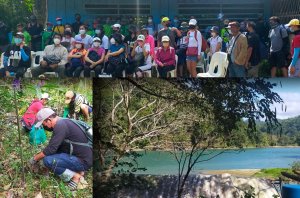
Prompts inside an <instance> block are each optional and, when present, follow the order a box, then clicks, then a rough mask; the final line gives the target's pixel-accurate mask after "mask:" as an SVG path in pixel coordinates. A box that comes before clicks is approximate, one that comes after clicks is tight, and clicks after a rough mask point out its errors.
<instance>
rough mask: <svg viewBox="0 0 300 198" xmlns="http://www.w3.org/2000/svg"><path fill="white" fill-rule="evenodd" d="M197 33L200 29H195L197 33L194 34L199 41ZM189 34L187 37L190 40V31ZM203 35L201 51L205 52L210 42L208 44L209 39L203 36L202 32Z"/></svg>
mask: <svg viewBox="0 0 300 198" xmlns="http://www.w3.org/2000/svg"><path fill="white" fill-rule="evenodd" d="M197 33H198V30H197V31H195V34H194V36H195V39H196V41H198V39H197ZM187 35H188V36H187V37H186V38H187V40H188V42H189V36H190V32H188V33H187ZM201 37H202V44H201V52H205V51H206V50H207V47H208V44H207V41H206V40H205V38H204V37H203V35H202V34H201Z"/></svg>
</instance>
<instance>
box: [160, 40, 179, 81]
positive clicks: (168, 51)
mask: <svg viewBox="0 0 300 198" xmlns="http://www.w3.org/2000/svg"><path fill="white" fill-rule="evenodd" d="M162 44H163V47H160V48H158V50H157V53H156V59H155V61H156V63H157V65H158V67H157V70H158V73H159V76H160V77H161V78H167V77H168V72H169V71H172V70H174V69H175V66H176V58H175V49H174V48H173V47H171V45H170V38H169V37H168V36H163V37H162Z"/></svg>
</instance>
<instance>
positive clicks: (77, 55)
mask: <svg viewBox="0 0 300 198" xmlns="http://www.w3.org/2000/svg"><path fill="white" fill-rule="evenodd" d="M86 53H87V51H86V50H85V49H84V43H83V42H82V41H75V48H74V49H73V50H72V51H71V52H70V53H69V55H68V61H69V63H70V64H69V66H68V67H66V76H67V77H77V78H78V77H80V74H81V71H82V70H83V67H84V57H85V55H86Z"/></svg>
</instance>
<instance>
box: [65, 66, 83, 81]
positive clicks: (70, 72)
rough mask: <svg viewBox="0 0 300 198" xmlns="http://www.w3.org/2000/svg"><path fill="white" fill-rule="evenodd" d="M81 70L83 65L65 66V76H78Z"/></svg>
mask: <svg viewBox="0 0 300 198" xmlns="http://www.w3.org/2000/svg"><path fill="white" fill-rule="evenodd" d="M82 70H83V66H76V67H73V66H70V65H69V66H68V67H66V76H67V77H76V78H79V77H80V74H81V72H82Z"/></svg>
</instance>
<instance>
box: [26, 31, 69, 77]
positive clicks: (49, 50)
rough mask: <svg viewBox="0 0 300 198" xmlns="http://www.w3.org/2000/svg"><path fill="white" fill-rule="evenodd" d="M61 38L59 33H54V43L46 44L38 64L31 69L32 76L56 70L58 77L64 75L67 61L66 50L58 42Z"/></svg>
mask: <svg viewBox="0 0 300 198" xmlns="http://www.w3.org/2000/svg"><path fill="white" fill-rule="evenodd" d="M61 40H62V37H61V35H60V34H55V35H54V39H53V43H54V44H53V45H47V46H46V48H45V50H44V57H43V60H42V61H41V62H40V66H38V67H35V68H33V69H32V70H31V72H32V76H33V77H35V78H36V77H38V76H39V75H41V74H44V73H45V72H57V73H58V75H59V77H64V73H65V65H66V64H67V62H68V50H67V48H65V47H64V46H62V45H61V44H60V43H61Z"/></svg>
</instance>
